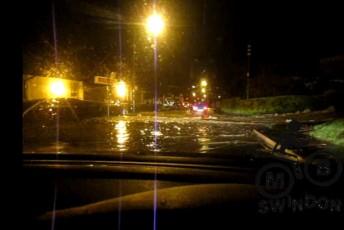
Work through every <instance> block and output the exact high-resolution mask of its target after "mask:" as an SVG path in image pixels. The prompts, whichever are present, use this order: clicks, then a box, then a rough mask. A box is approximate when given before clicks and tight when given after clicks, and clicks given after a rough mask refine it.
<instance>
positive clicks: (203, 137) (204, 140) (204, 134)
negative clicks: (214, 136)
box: [197, 127, 210, 153]
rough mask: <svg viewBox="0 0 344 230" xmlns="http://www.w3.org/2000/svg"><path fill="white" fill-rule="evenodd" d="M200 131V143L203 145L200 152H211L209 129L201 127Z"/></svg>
mask: <svg viewBox="0 0 344 230" xmlns="http://www.w3.org/2000/svg"><path fill="white" fill-rule="evenodd" d="M197 131H198V135H197V136H198V138H197V139H198V142H199V144H200V145H201V148H200V152H201V153H204V152H207V151H208V150H209V142H210V139H209V138H208V129H207V128H206V127H199V128H198V129H197Z"/></svg>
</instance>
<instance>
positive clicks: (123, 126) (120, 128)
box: [115, 121, 129, 152]
mask: <svg viewBox="0 0 344 230" xmlns="http://www.w3.org/2000/svg"><path fill="white" fill-rule="evenodd" d="M115 130H116V139H117V149H118V150H119V151H121V152H123V151H127V150H128V148H127V144H128V143H127V142H128V140H129V133H128V131H127V122H126V121H118V123H117V124H116V125H115Z"/></svg>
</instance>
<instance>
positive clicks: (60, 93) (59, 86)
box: [49, 79, 67, 98]
mask: <svg viewBox="0 0 344 230" xmlns="http://www.w3.org/2000/svg"><path fill="white" fill-rule="evenodd" d="M49 94H50V95H51V97H53V98H62V97H66V96H67V89H66V86H65V84H64V82H63V81H62V80H60V79H56V80H53V81H52V82H51V83H50V85H49Z"/></svg>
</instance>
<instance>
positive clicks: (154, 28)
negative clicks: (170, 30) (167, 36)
mask: <svg viewBox="0 0 344 230" xmlns="http://www.w3.org/2000/svg"><path fill="white" fill-rule="evenodd" d="M164 28H165V22H164V20H163V18H162V16H161V15H159V14H157V13H153V14H152V15H151V16H149V17H148V18H147V21H146V29H147V32H148V33H149V34H151V35H153V36H154V37H157V36H159V35H160V34H161V33H162V32H163V31H164Z"/></svg>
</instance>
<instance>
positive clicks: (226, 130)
mask: <svg viewBox="0 0 344 230" xmlns="http://www.w3.org/2000/svg"><path fill="white" fill-rule="evenodd" d="M261 127H263V126H262V125H261V124H254V123H248V122H238V121H236V122H231V121H220V120H216V119H208V120H202V119H201V118H200V117H190V116H185V117H158V118H157V119H155V118H154V116H114V117H109V118H107V117H103V118H93V119H87V120H83V121H81V122H79V123H78V122H70V121H68V122H64V121H60V122H59V124H58V125H57V124H56V123H54V122H50V123H45V122H42V123H41V124H34V123H28V124H25V126H24V151H26V152H88V151H94V152H104V151H106V152H109V151H110V152H116V153H118V152H119V153H126V152H130V153H137V154H140V153H144V152H169V153H197V154H210V153H219V152H226V151H227V150H229V149H230V150H231V151H232V152H233V151H234V149H238V150H240V152H244V150H245V149H247V150H248V151H252V150H253V149H257V148H260V147H259V145H258V143H257V141H256V139H255V138H254V137H253V136H252V130H253V128H261Z"/></svg>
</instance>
